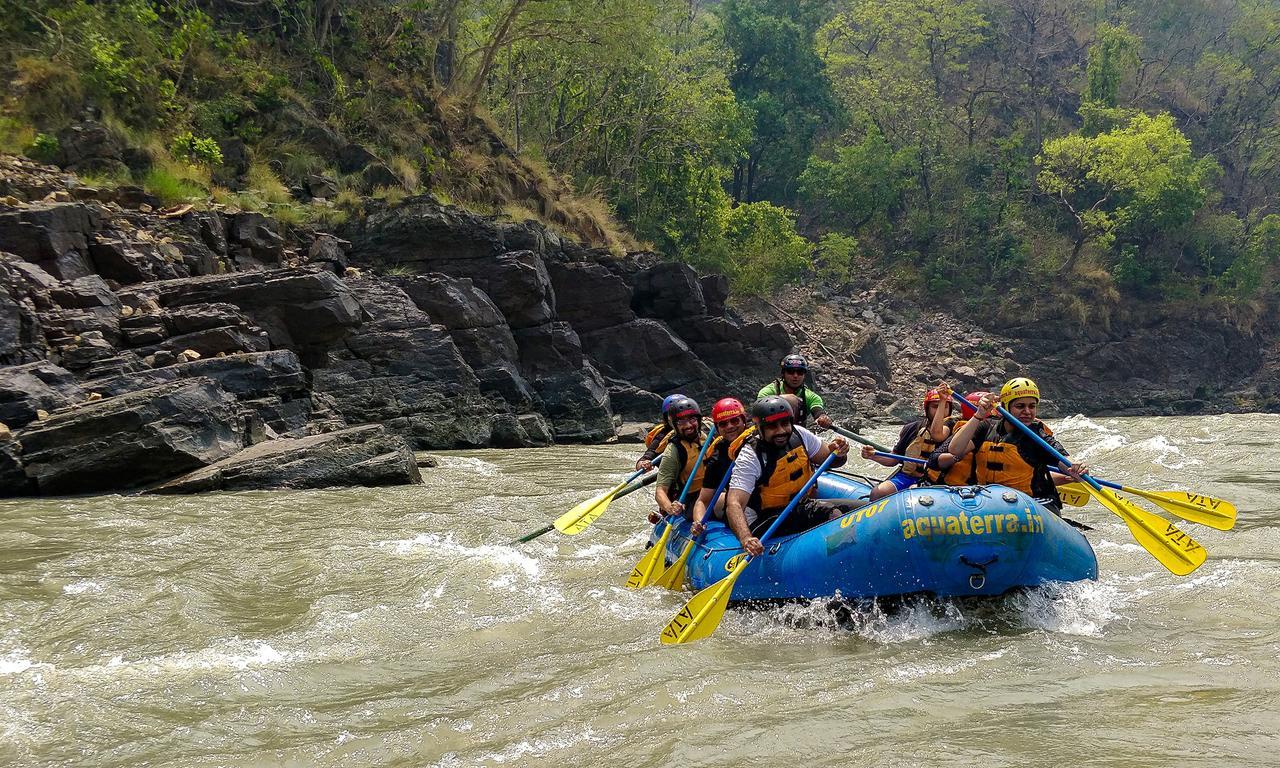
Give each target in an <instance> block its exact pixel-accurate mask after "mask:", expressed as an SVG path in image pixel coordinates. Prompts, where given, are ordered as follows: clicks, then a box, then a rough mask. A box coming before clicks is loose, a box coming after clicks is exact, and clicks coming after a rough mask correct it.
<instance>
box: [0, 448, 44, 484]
mask: <svg viewBox="0 0 1280 768" xmlns="http://www.w3.org/2000/svg"><path fill="white" fill-rule="evenodd" d="M21 453H22V446H20V445H19V444H18V443H16V442H14V441H13V440H5V441H4V442H0V497H4V496H33V495H35V493H36V484H35V483H34V482H32V481H31V478H29V477H27V474H26V473H25V472H23V471H22V459H21Z"/></svg>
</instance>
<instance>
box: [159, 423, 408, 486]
mask: <svg viewBox="0 0 1280 768" xmlns="http://www.w3.org/2000/svg"><path fill="white" fill-rule="evenodd" d="M421 482H422V475H421V473H420V472H419V470H418V464H417V462H416V461H415V460H414V457H413V451H412V450H410V448H409V444H408V443H407V442H405V439H404V438H403V437H400V436H399V435H394V434H391V433H389V432H388V431H387V430H386V429H384V428H383V427H382V426H381V425H378V424H365V425H363V426H359V427H351V428H349V429H343V430H340V431H337V432H327V433H324V434H319V435H311V436H308V437H300V438H296V439H278V440H268V441H266V442H263V443H259V444H257V445H254V446H252V447H249V448H246V449H245V450H243V451H240V452H239V453H237V454H235V455H234V456H231V457H229V458H226V459H223V460H221V461H219V462H217V463H214V464H211V465H209V466H207V467H203V468H201V469H197V470H195V471H194V472H190V473H188V474H186V475H183V476H182V477H179V478H176V479H174V480H170V481H169V482H166V483H164V484H162V485H159V486H157V487H154V488H151V489H149V490H148V493H201V492H205V491H249V490H262V489H274V488H330V487H334V486H350V485H362V486H382V485H409V484H415V483H421Z"/></svg>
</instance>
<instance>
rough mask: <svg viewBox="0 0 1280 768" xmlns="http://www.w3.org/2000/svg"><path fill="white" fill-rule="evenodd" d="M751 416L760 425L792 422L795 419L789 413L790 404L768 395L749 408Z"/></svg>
mask: <svg viewBox="0 0 1280 768" xmlns="http://www.w3.org/2000/svg"><path fill="white" fill-rule="evenodd" d="M751 415H752V416H754V417H755V420H756V421H758V422H760V423H762V424H764V423H770V422H774V421H781V420H783V419H792V420H794V419H795V417H796V415H795V414H794V413H792V411H791V404H790V403H788V402H787V401H786V400H783V399H782V398H781V397H778V396H777V395H770V396H769V397H766V398H764V399H763V400H757V401H756V402H755V404H754V405H752V406H751Z"/></svg>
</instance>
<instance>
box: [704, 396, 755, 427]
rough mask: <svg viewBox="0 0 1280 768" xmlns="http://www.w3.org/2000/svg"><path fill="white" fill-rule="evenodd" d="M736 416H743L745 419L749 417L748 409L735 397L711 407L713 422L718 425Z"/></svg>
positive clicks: (726, 398) (725, 398) (718, 401)
mask: <svg viewBox="0 0 1280 768" xmlns="http://www.w3.org/2000/svg"><path fill="white" fill-rule="evenodd" d="M734 416H741V417H742V418H743V419H745V418H746V417H747V409H746V408H744V407H743V405H742V402H741V401H740V400H738V399H737V398H735V397H724V398H721V399H719V400H717V401H716V404H715V405H714V406H712V407H711V421H713V422H715V423H716V424H719V423H720V422H722V421H724V420H725V419H729V418H733V417H734Z"/></svg>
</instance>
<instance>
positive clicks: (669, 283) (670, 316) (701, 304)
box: [631, 262, 707, 320]
mask: <svg viewBox="0 0 1280 768" xmlns="http://www.w3.org/2000/svg"><path fill="white" fill-rule="evenodd" d="M631 288H632V291H633V293H632V298H631V308H632V309H634V310H635V312H636V314H637V315H640V316H641V317H653V318H657V319H659V320H677V319H681V318H688V317H695V316H697V315H705V314H707V302H706V299H705V298H704V297H703V295H702V283H701V281H699V279H698V274H697V273H696V272H694V271H693V268H692V267H690V266H689V265H687V264H679V263H676V262H662V263H661V264H655V265H654V266H652V267H649V268H648V269H644V270H641V271H640V272H637V273H636V274H635V275H634V276H633V277H632V279H631Z"/></svg>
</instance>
